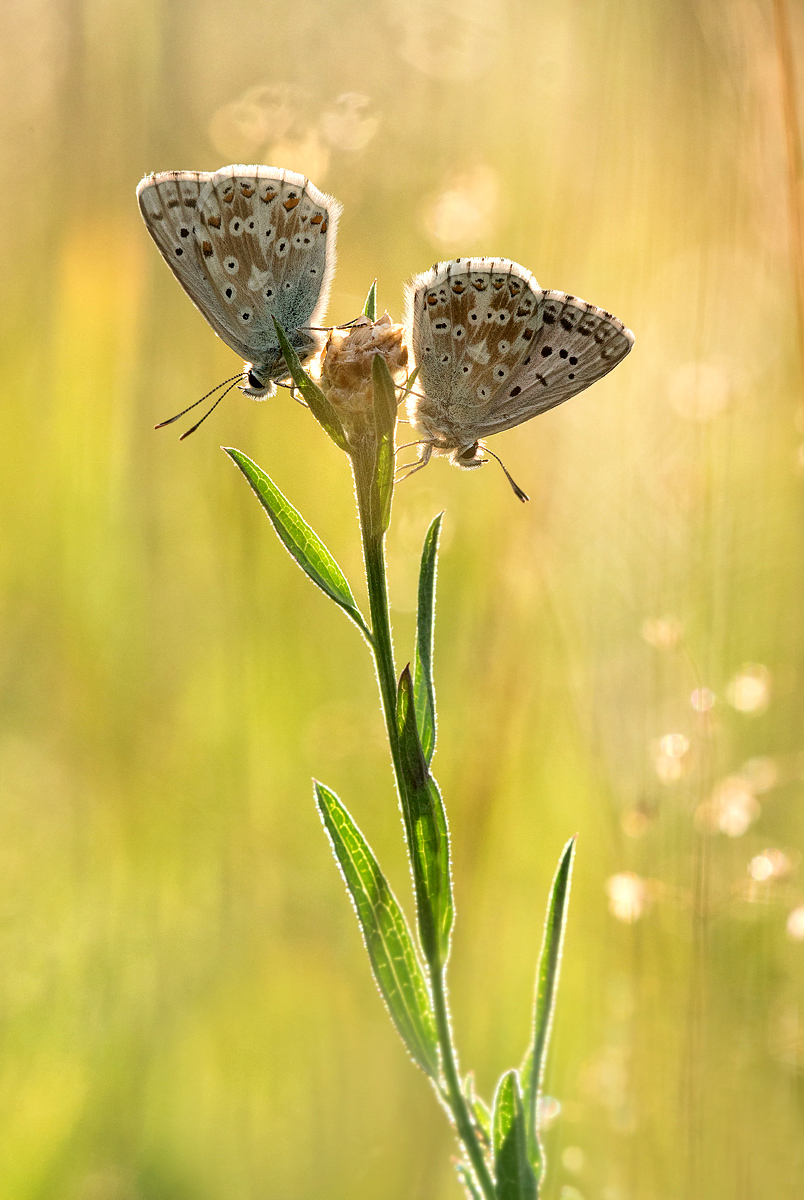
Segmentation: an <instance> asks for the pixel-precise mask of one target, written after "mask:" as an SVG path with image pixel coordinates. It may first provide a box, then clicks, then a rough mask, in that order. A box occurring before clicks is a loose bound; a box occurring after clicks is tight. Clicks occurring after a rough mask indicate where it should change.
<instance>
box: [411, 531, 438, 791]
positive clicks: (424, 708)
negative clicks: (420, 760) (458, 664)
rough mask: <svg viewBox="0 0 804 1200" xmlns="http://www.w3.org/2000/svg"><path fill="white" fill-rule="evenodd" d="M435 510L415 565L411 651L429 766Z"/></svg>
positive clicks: (433, 725) (432, 733)
mask: <svg viewBox="0 0 804 1200" xmlns="http://www.w3.org/2000/svg"><path fill="white" fill-rule="evenodd" d="M443 516H444V514H443V513H439V514H438V516H437V517H435V518H434V519H433V522H432V524H431V525H430V528H429V529H428V530H427V533H426V535H425V538H424V546H423V548H422V561H421V567H420V568H419V607H418V611H417V614H416V648H415V650H414V655H413V701H414V705H415V708H416V724H417V726H418V729H419V737H420V738H421V743H422V750H423V751H424V757H425V759H426V761H427V765H428V767H429V765H430V763H431V762H432V761H433V753H434V751H435V743H436V708H435V687H434V685H433V629H434V626H435V583H436V562H437V558H438V538H439V534H440V533H441V520H442V518H443Z"/></svg>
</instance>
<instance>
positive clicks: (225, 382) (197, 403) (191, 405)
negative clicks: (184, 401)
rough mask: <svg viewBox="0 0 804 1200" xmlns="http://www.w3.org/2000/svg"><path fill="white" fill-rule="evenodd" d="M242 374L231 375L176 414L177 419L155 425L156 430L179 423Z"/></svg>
mask: <svg viewBox="0 0 804 1200" xmlns="http://www.w3.org/2000/svg"><path fill="white" fill-rule="evenodd" d="M242 374H243V372H242V371H238V372H237V374H236V375H230V376H229V378H228V379H224V380H222V382H221V383H218V384H216V385H215V387H214V388H213V389H212V391H211V392H207V394H206V396H202V397H201V399H200V400H196V401H194V403H193V404H188V405H187V407H186V408H183V409H182V410H181V412H180V413H176V415H175V417H168V419H167V420H166V421H160V422H159V424H158V425H154V429H163V428H164V427H165V425H172V424H173V422H174V421H178V419H179V417H183V416H184V414H185V413H188V412H189V411H190V409H192V408H195V407H196V406H197V405H199V404H203V403H204V401H205V400H208V399H209V398H210V396H214V395H215V393H216V392H217V390H218V388H222V387H225V386H226V384H227V383H231V382H232V380H233V379H239V378H240V376H241V375H242ZM224 395H225V393H224ZM196 428H197V426H196Z"/></svg>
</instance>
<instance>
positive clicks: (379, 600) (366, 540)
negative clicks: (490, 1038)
mask: <svg viewBox="0 0 804 1200" xmlns="http://www.w3.org/2000/svg"><path fill="white" fill-rule="evenodd" d="M355 479H356V483H357V506H358V513H359V517H360V532H361V535H362V538H363V557H364V561H365V567H366V583H367V586H368V598H369V611H370V613H371V632H372V651H373V654H374V662H375V666H376V669H377V679H378V682H379V685H380V696H381V698H382V707H383V714H384V716H385V724H386V728H387V731H388V741H389V744H390V747H391V758H392V760H393V764H394V774H395V775H396V781H397V787H398V788H399V790H400V793H401V791H402V789H403V787H404V778H403V775H402V770H401V764H400V755H399V733H398V730H397V723H396V667H395V665H394V648H393V642H392V640H391V615H390V610H389V605H388V582H387V576H386V571H385V534H384V533H382V532H373V531H372V530H371V518H370V504H371V497H370V495H366V489H364V487H362V486H361V483H362V482H363V479H365V476H363V478H362V479H361V473H360V472H359V470H356V472H355ZM427 966H428V971H429V975H430V986H431V989H432V994H433V1009H434V1013H435V1021H436V1032H437V1035H438V1047H439V1051H440V1055H441V1070H442V1072H443V1075H444V1082H445V1083H446V1093H445V1091H444V1089H443V1088H441V1087H439V1089H438V1090H439V1094H440V1095H441V1097H442V1099H444V1100H445V1101H446V1103H447V1105H448V1107H449V1110H450V1112H451V1113H452V1118H453V1120H454V1122H455V1128H456V1130H457V1132H458V1136H459V1138H460V1139H461V1142H462V1143H463V1146H464V1149H465V1150H466V1154H467V1156H468V1158H469V1161H470V1162H471V1164H472V1167H473V1169H474V1172H475V1175H476V1176H477V1180H478V1182H479V1184H480V1187H481V1189H482V1192H483V1195H484V1197H486V1200H494V1198H495V1188H494V1181H493V1180H492V1178H491V1175H490V1173H489V1169H488V1166H487V1165H486V1159H485V1156H484V1154H483V1150H482V1147H481V1145H480V1143H479V1141H478V1138H477V1133H476V1132H475V1128H474V1125H473V1122H472V1118H471V1116H470V1113H469V1107H468V1105H467V1102H466V1097H465V1096H464V1094H463V1090H462V1088H461V1084H460V1078H459V1076H458V1064H457V1062H456V1057H455V1048H454V1046H453V1044H452V1032H451V1030H450V1024H449V1011H448V1008H447V992H446V980H445V977H444V974H445V972H444V967H443V965H442V964H441V962H440V961H439V960H438V957H437V955H436V956H435V958H434V960H433V961H429V960H428V963H427Z"/></svg>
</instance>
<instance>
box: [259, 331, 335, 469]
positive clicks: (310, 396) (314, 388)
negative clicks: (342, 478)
mask: <svg viewBox="0 0 804 1200" xmlns="http://www.w3.org/2000/svg"><path fill="white" fill-rule="evenodd" d="M273 322H274V325H275V326H276V335H277V337H278V338H279V345H280V347H281V348H282V353H283V354H284V356H285V363H286V364H287V368H288V371H289V372H290V377H291V379H292V380H293V382H294V383H295V384H296V387H297V388H298V389H299V391H300V392H301V394H302V396H303V397H304V399H305V401H306V403H307V406H308V408H309V409H310V412H311V413H312V414H313V416H314V417H315V419H316V420H317V421H318V423H319V425H321V426H322V427H323V428H324V429H325V430H326V432H327V433H328V434H329V436H330V437H331V438H332V440H333V442H334V443H335V445H336V446H337V447H338V449H339V450H345V451H346V453H347V454H348V453H349V443H348V441H347V440H346V434H345V433H344V429H343V425H342V424H341V420H340V417H339V416H338V414H337V413H336V411H335V409H334V408H333V407H332V405H331V404H330V402H329V400H328V399H327V398H326V396H325V395H324V393H323V392H322V391H321V388H320V387H319V386H318V385H317V384H316V383H313V381H312V379H311V378H310V376H309V375H308V374H307V372H306V371H305V369H304V367H303V366H302V365H301V362H300V361H299V356H298V354H297V353H296V351H295V350H294V349H293V347H292V346H291V344H290V341H289V340H288V335H287V334H286V333H285V330H284V329H283V328H282V326H281V325H280V323H279V322H278V321H277V319H276V317H274V318H273Z"/></svg>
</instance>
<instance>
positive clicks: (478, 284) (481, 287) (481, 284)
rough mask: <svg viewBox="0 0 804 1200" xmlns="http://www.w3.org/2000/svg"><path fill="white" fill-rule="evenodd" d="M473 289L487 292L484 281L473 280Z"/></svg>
mask: <svg viewBox="0 0 804 1200" xmlns="http://www.w3.org/2000/svg"><path fill="white" fill-rule="evenodd" d="M472 287H473V288H474V289H475V291H476V292H485V290H486V285H485V283H484V281H483V280H482V279H473V280H472Z"/></svg>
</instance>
